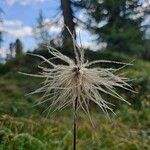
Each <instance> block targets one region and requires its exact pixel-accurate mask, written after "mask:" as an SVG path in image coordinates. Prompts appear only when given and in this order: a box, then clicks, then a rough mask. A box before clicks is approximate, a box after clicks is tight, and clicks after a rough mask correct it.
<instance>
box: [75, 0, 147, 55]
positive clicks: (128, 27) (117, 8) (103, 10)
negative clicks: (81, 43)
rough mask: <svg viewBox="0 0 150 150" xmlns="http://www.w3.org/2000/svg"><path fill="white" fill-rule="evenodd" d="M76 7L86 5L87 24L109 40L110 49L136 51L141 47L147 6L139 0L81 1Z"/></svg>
mask: <svg viewBox="0 0 150 150" xmlns="http://www.w3.org/2000/svg"><path fill="white" fill-rule="evenodd" d="M75 4H76V6H78V7H82V8H86V10H87V14H88V16H89V19H88V21H87V22H86V25H87V27H88V28H89V29H91V31H92V33H94V34H97V35H98V38H97V40H98V42H99V41H102V42H106V43H107V49H110V50H117V51H125V52H134V51H135V50H141V49H142V44H143V39H144V28H142V26H141V23H142V21H143V19H144V16H145V15H146V13H149V11H148V10H147V9H143V7H142V4H141V3H140V2H139V1H137V0H132V1H131V0H116V1H115V0H79V1H77V2H75Z"/></svg>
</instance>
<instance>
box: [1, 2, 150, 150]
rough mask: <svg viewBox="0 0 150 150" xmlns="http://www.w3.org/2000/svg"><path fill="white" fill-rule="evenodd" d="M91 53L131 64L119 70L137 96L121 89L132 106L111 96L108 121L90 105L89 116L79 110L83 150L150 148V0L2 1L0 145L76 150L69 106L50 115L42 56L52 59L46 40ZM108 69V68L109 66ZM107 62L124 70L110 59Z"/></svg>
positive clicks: (4, 148) (11, 149) (69, 51)
mask: <svg viewBox="0 0 150 150" xmlns="http://www.w3.org/2000/svg"><path fill="white" fill-rule="evenodd" d="M65 25H66V26H67V27H68V28H69V30H70V32H71V33H73V34H74V35H75V38H76V40H77V42H78V44H79V45H80V47H82V48H84V49H85V50H86V58H87V59H88V60H93V59H107V60H115V61H123V62H131V61H133V60H134V62H133V66H129V67H126V68H124V70H123V71H120V72H119V73H120V74H121V75H124V76H127V77H128V78H130V79H131V81H130V84H131V85H132V87H133V89H134V90H135V91H136V92H137V93H132V92H129V91H125V90H119V94H121V95H122V96H123V97H124V98H125V99H126V100H127V101H129V102H130V103H131V104H132V105H131V106H128V105H127V104H123V103H121V102H118V101H117V100H116V99H114V98H111V97H108V96H107V95H104V97H105V99H108V100H109V101H113V103H115V106H113V109H114V110H115V113H116V114H117V115H116V116H115V115H113V114H111V112H110V118H111V120H109V119H108V118H107V117H106V116H105V115H104V114H103V112H102V111H101V110H99V109H98V108H97V107H96V106H95V105H94V104H91V110H90V111H91V117H92V120H93V122H94V124H95V127H92V125H91V122H90V120H89V119H88V117H87V116H86V115H85V114H84V113H83V112H80V113H79V114H78V139H77V149H79V150H100V149H102V150H149V149H150V147H149V145H150V107H149V106H150V0H0V150H27V149H28V150H51V149H52V150H53V149H54V150H55V149H56V150H69V149H72V115H73V114H72V113H70V112H71V108H68V109H65V110H63V111H61V112H56V113H55V114H52V115H47V113H48V112H47V111H45V110H46V109H47V108H48V105H49V104H48V103H46V104H42V105H37V106H35V103H36V102H37V101H38V100H39V99H40V96H41V95H40V94H39V95H29V96H25V95H26V94H27V93H29V92H32V91H34V90H35V89H37V88H38V87H40V83H41V82H42V80H41V79H37V78H32V77H28V76H23V75H20V74H19V73H18V72H19V71H22V72H27V73H38V72H39V71H40V70H39V69H38V68H37V66H38V64H39V63H40V60H39V59H38V58H34V57H31V56H29V55H26V52H29V53H36V54H40V55H43V56H45V57H46V58H50V57H51V56H50V55H49V54H48V51H47V49H46V47H45V44H47V43H48V44H51V45H52V46H53V47H55V48H57V49H58V50H60V51H61V52H62V53H64V54H66V55H68V56H69V57H73V46H72V38H71V36H70V34H69V33H68V30H67V29H66V27H65ZM102 67H108V64H107V66H106V65H103V66H102ZM109 67H118V66H116V65H112V64H110V65H109Z"/></svg>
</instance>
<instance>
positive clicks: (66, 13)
mask: <svg viewBox="0 0 150 150" xmlns="http://www.w3.org/2000/svg"><path fill="white" fill-rule="evenodd" d="M61 9H62V14H63V18H64V29H63V47H64V48H67V49H68V48H72V45H73V40H72V37H71V35H70V33H69V31H68V29H69V30H70V32H71V33H72V34H74V37H75V23H74V21H73V18H74V17H73V10H72V7H71V1H70V0H61ZM66 27H68V29H67V28H66Z"/></svg>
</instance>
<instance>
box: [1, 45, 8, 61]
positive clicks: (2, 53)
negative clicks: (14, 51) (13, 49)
mask: <svg viewBox="0 0 150 150" xmlns="http://www.w3.org/2000/svg"><path fill="white" fill-rule="evenodd" d="M6 55H7V49H6V48H4V47H2V48H0V59H1V58H5V57H6Z"/></svg>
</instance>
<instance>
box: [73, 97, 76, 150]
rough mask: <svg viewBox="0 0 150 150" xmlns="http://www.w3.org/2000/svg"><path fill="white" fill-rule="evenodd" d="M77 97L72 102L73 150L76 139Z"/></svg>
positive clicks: (74, 149)
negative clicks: (73, 102)
mask: <svg viewBox="0 0 150 150" xmlns="http://www.w3.org/2000/svg"><path fill="white" fill-rule="evenodd" d="M76 121H77V98H76V99H75V104H74V118H73V150H76V139H77V135H76V134H77V122H76Z"/></svg>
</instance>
